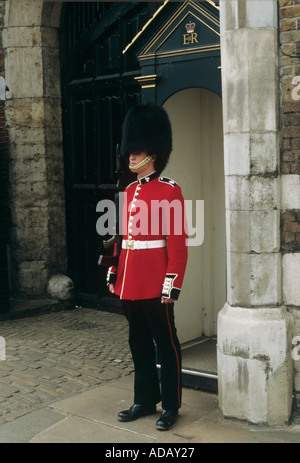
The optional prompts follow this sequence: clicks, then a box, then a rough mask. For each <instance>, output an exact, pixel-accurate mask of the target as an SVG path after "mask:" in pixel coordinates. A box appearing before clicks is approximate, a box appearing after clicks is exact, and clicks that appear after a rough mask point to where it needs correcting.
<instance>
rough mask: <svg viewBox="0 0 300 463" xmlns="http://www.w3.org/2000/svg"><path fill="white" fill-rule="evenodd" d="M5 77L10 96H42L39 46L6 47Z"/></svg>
mask: <svg viewBox="0 0 300 463" xmlns="http://www.w3.org/2000/svg"><path fill="white" fill-rule="evenodd" d="M5 78H6V82H7V85H8V87H9V96H10V98H26V97H28V96H31V97H32V98H35V97H42V96H43V94H44V88H43V68H42V49H41V48H40V47H25V48H21V47H18V48H8V49H7V51H6V59H5Z"/></svg>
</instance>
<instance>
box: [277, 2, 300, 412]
mask: <svg viewBox="0 0 300 463" xmlns="http://www.w3.org/2000/svg"><path fill="white" fill-rule="evenodd" d="M279 26H280V50H279V73H280V89H281V96H280V124H281V127H280V133H281V143H280V160H281V174H282V175H281V181H282V204H281V251H282V254H283V257H282V265H283V302H284V304H285V305H287V306H288V307H289V311H290V313H291V314H292V315H293V319H294V329H293V336H294V337H296V336H300V285H299V277H300V96H299V95H298V91H297V83H298V84H299V83H300V77H299V78H297V76H300V1H299V0H280V1H279ZM299 93H300V92H299ZM294 387H295V392H296V398H297V402H298V406H300V360H295V361H294Z"/></svg>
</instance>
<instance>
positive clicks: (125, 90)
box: [61, 2, 159, 306]
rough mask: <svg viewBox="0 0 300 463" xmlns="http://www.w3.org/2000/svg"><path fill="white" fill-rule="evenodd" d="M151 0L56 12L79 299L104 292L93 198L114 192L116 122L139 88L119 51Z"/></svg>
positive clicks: (134, 68)
mask: <svg viewBox="0 0 300 463" xmlns="http://www.w3.org/2000/svg"><path fill="white" fill-rule="evenodd" d="M157 6H159V5H157V4H156V3H152V2H149V3H146V2H129V3H126V2H121V3H120V2H71V3H68V2H66V4H65V6H64V10H63V13H62V14H63V16H62V27H61V33H62V36H61V50H62V97H63V131H64V153H65V191H66V211H67V243H68V271H69V275H70V276H71V278H72V279H73V281H74V283H75V288H76V295H77V303H80V304H86V305H90V306H91V305H93V306H95V305H96V304H98V303H99V300H100V299H101V297H103V296H105V295H107V290H106V279H105V274H106V270H105V269H103V268H101V267H98V265H97V260H98V256H99V254H101V253H102V252H103V245H102V241H103V237H100V236H98V235H97V233H96V221H97V213H96V205H97V203H98V201H100V200H102V199H113V196H114V193H115V191H116V173H115V171H116V156H115V153H116V146H117V144H118V143H119V142H120V136H121V124H122V121H123V118H124V115H125V113H126V111H127V110H128V108H129V107H131V106H132V105H134V104H136V103H137V102H139V101H140V95H141V93H140V86H139V84H137V82H136V80H135V79H134V77H136V76H139V75H140V70H139V64H138V62H137V60H136V57H135V56H134V55H133V54H126V55H124V54H123V53H122V51H123V50H124V48H125V47H126V45H127V44H128V43H129V42H130V41H131V40H132V38H133V37H134V36H135V35H136V34H137V33H138V31H140V30H141V29H142V27H143V25H144V24H145V23H146V21H148V19H149V18H150V17H151V16H152V15H153V13H154V11H155V9H156V8H157ZM98 217H99V214H98Z"/></svg>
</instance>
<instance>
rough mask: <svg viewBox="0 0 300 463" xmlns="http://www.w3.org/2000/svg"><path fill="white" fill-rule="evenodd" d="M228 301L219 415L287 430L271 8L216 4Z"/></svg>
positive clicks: (242, 2) (287, 331)
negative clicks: (218, 16) (219, 45)
mask: <svg viewBox="0 0 300 463" xmlns="http://www.w3.org/2000/svg"><path fill="white" fill-rule="evenodd" d="M220 16H221V53H222V55H221V56H222V85H223V117H224V158H225V186H226V230H227V303H226V304H225V307H224V308H223V309H222V310H221V312H220V314H219V317H218V377H219V400H220V407H221V409H222V412H223V414H224V415H225V416H228V417H235V418H239V419H243V420H248V421H250V422H253V423H269V424H270V425H280V424H284V423H285V422H287V420H288V419H289V416H290V413H291V404H292V357H291V336H292V334H291V321H290V318H289V315H288V313H287V311H286V309H285V307H284V306H283V305H282V296H281V254H280V200H281V183H280V176H279V172H278V164H279V146H278V114H277V108H278V101H279V99H278V98H279V96H278V73H277V69H278V48H277V40H278V36H277V32H278V31H277V23H278V18H277V2H276V0H259V1H257V0H239V1H236V0H221V2H220Z"/></svg>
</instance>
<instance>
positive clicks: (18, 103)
mask: <svg viewBox="0 0 300 463" xmlns="http://www.w3.org/2000/svg"><path fill="white" fill-rule="evenodd" d="M22 3H24V5H23V4H22V5H20V1H17V0H8V1H6V12H5V27H4V30H3V48H4V52H5V71H6V81H7V85H8V87H9V90H10V91H9V92H8V94H7V98H8V99H7V101H6V107H5V114H6V125H7V127H8V131H9V141H10V158H11V162H10V185H11V215H12V234H11V257H12V274H13V279H12V284H13V291H14V294H15V295H22V296H41V295H43V294H44V293H45V290H46V285H47V281H48V278H49V276H50V275H51V274H52V273H64V272H65V271H66V243H65V209H64V174H63V172H64V168H63V167H64V166H63V150H62V123H61V94H60V64H59V40H58V30H59V9H60V7H61V6H60V4H59V3H57V2H50V3H45V4H44V2H43V1H42V0H31V1H26V2H22Z"/></svg>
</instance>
